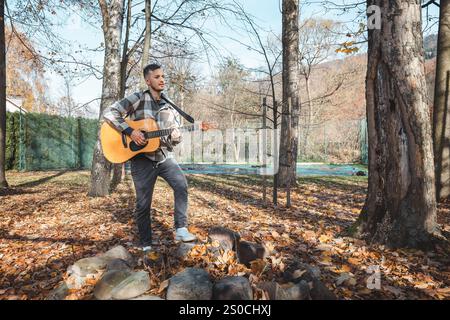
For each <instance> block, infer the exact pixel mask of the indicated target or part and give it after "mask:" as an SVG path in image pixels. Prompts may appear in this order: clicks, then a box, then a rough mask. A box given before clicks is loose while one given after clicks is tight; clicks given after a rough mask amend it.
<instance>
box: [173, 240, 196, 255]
mask: <svg viewBox="0 0 450 320" xmlns="http://www.w3.org/2000/svg"><path fill="white" fill-rule="evenodd" d="M195 246H196V244H195V243H186V242H181V243H180V244H179V246H178V248H177V251H176V253H175V255H176V256H177V257H178V258H179V259H185V258H186V257H187V256H188V254H189V252H191V249H192V248H193V247H195Z"/></svg>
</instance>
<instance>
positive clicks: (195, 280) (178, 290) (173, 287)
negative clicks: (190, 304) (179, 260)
mask: <svg viewBox="0 0 450 320" xmlns="http://www.w3.org/2000/svg"><path fill="white" fill-rule="evenodd" d="M212 288H213V284H212V283H211V280H210V277H209V274H208V272H206V271H205V270H203V269H197V268H186V269H185V270H183V271H182V272H179V273H177V274H176V275H175V276H173V277H172V278H170V280H169V287H168V288H167V295H166V299H167V300H211V298H212Z"/></svg>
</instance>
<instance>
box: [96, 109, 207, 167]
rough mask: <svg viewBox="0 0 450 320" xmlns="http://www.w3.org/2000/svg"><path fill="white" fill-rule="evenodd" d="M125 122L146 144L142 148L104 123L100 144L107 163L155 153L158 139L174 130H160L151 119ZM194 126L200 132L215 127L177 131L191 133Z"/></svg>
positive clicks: (205, 126)
mask: <svg viewBox="0 0 450 320" xmlns="http://www.w3.org/2000/svg"><path fill="white" fill-rule="evenodd" d="M125 121H126V123H128V125H129V126H130V127H131V128H133V129H134V130H141V131H142V133H143V134H144V137H145V138H146V139H147V143H146V144H145V145H143V146H140V145H138V144H136V143H135V142H134V141H133V140H132V139H131V138H130V137H129V136H127V135H126V134H124V133H122V132H120V131H118V130H117V129H116V128H114V127H113V126H111V125H110V124H109V123H108V122H106V121H105V122H104V123H103V124H102V126H101V128H100V142H101V145H102V149H103V154H104V155H105V158H106V159H108V161H109V162H112V163H123V162H126V161H128V160H130V159H131V158H133V157H134V156H135V155H137V154H140V153H144V152H153V151H156V150H157V149H158V148H159V146H160V139H159V138H160V137H163V136H168V135H170V134H171V133H172V131H173V130H174V129H173V128H171V129H160V128H159V126H158V124H157V123H156V121H155V120H154V119H152V118H146V119H143V120H136V121H133V120H127V119H126V120H125ZM195 126H199V129H200V130H202V131H206V130H209V129H212V128H215V127H216V126H215V125H214V124H210V123H207V122H201V124H196V125H194V124H192V125H186V126H182V127H179V128H178V129H179V130H180V131H192V130H195V129H196V128H195Z"/></svg>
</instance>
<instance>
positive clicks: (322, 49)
mask: <svg viewBox="0 0 450 320" xmlns="http://www.w3.org/2000/svg"><path fill="white" fill-rule="evenodd" d="M338 27H339V24H338V23H336V22H334V21H331V20H323V19H307V20H305V21H304V22H303V23H302V25H301V27H300V30H299V55H300V74H301V76H302V77H303V79H304V82H305V89H306V98H307V101H304V102H303V105H304V106H305V107H306V108H303V110H302V114H301V115H300V117H301V119H303V121H302V122H301V129H302V140H303V142H302V143H301V146H302V147H303V148H302V150H300V152H301V153H304V154H305V153H306V150H307V149H308V143H309V142H308V141H309V133H310V130H311V125H312V123H313V121H314V115H315V114H317V113H318V112H317V110H314V109H313V103H314V101H313V97H312V94H311V76H312V73H313V70H314V69H315V68H317V66H318V65H320V64H321V63H323V62H324V61H326V59H328V58H329V57H330V54H331V51H332V49H333V44H336V43H337V38H338V36H337V33H338V30H337V29H338ZM315 98H317V97H315Z"/></svg>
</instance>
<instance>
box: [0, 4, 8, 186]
mask: <svg viewBox="0 0 450 320" xmlns="http://www.w3.org/2000/svg"><path fill="white" fill-rule="evenodd" d="M0 20H1V21H0V188H7V187H8V182H7V181H6V174H5V165H6V54H5V1H4V0H2V1H0Z"/></svg>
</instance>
